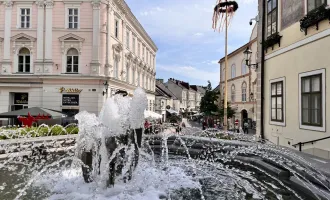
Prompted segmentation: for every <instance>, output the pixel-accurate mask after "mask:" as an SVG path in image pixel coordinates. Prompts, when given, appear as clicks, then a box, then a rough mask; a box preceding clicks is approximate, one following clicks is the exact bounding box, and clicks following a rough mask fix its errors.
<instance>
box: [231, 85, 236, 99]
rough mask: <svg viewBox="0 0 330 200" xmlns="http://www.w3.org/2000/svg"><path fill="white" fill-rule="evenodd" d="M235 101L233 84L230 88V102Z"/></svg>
mask: <svg viewBox="0 0 330 200" xmlns="http://www.w3.org/2000/svg"><path fill="white" fill-rule="evenodd" d="M235 101H236V90H235V85H234V84H233V85H232V86H231V102H235Z"/></svg>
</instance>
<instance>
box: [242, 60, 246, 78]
mask: <svg viewBox="0 0 330 200" xmlns="http://www.w3.org/2000/svg"><path fill="white" fill-rule="evenodd" d="M246 73H247V67H246V63H245V60H243V61H242V75H244V74H246Z"/></svg>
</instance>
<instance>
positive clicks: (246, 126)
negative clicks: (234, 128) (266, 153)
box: [244, 121, 249, 134]
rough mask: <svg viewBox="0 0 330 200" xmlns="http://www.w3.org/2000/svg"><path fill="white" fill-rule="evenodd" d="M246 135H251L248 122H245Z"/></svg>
mask: <svg viewBox="0 0 330 200" xmlns="http://www.w3.org/2000/svg"><path fill="white" fill-rule="evenodd" d="M244 133H246V134H249V123H248V122H247V121H245V122H244Z"/></svg>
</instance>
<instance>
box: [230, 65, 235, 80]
mask: <svg viewBox="0 0 330 200" xmlns="http://www.w3.org/2000/svg"><path fill="white" fill-rule="evenodd" d="M235 77H236V65H235V64H233V65H232V66H231V78H235Z"/></svg>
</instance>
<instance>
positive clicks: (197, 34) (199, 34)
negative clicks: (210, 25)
mask: <svg viewBox="0 0 330 200" xmlns="http://www.w3.org/2000/svg"><path fill="white" fill-rule="evenodd" d="M202 35H204V34H203V33H195V34H194V36H202Z"/></svg>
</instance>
